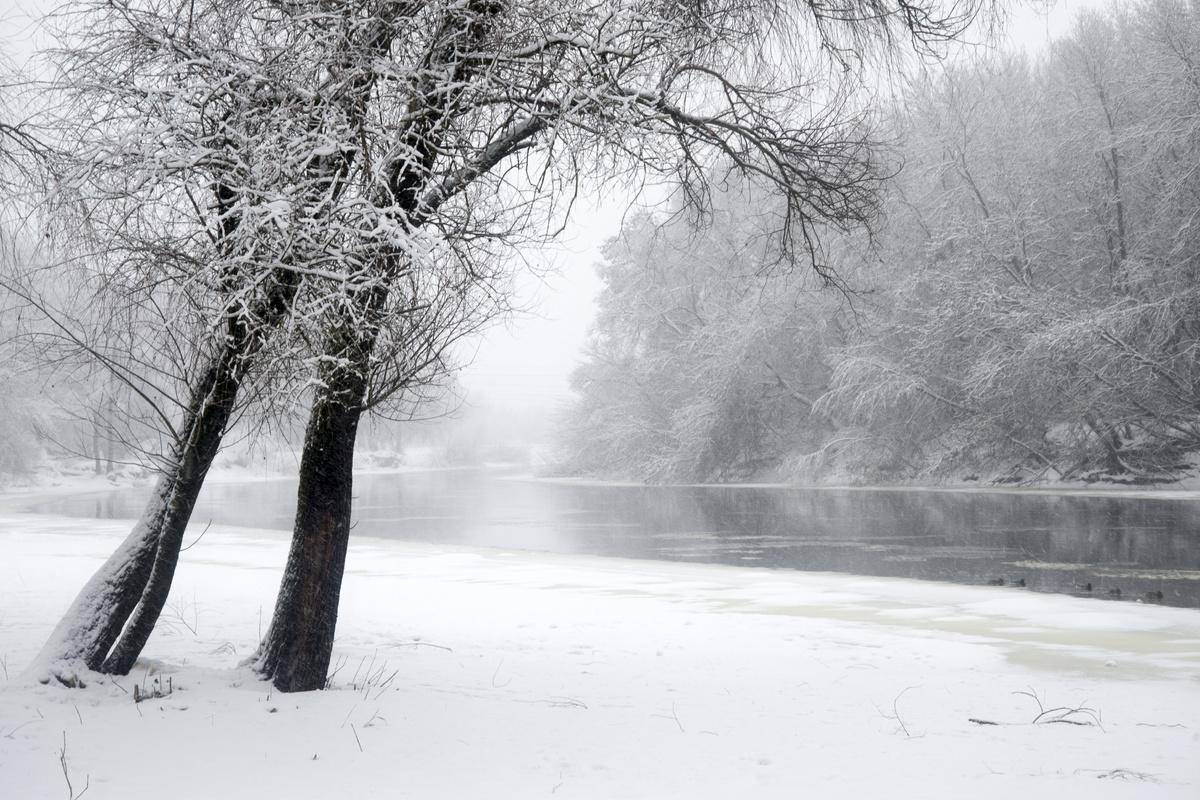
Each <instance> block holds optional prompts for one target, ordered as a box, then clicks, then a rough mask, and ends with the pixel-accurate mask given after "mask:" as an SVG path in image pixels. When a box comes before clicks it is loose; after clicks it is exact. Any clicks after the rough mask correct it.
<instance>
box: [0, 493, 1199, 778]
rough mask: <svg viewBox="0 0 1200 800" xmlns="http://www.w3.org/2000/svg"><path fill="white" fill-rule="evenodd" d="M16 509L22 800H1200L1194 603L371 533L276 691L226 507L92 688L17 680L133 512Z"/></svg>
mask: <svg viewBox="0 0 1200 800" xmlns="http://www.w3.org/2000/svg"><path fill="white" fill-rule="evenodd" d="M7 502H8V510H0V659H2V663H3V666H4V677H5V678H6V681H5V682H4V683H3V684H0V797H2V798H42V797H47V798H67V797H69V791H68V786H67V781H66V779H65V778H64V763H65V766H66V770H67V775H68V776H69V779H70V783H71V787H72V788H73V790H74V792H75V795H76V796H78V794H79V792H80V791H81V790H82V789H83V787H84V786H85V785H87V786H88V787H89V788H88V790H87V795H86V796H87V797H88V798H93V799H94V800H101V799H102V798H108V797H119V798H133V799H134V800H138V799H139V798H159V797H171V798H223V799H225V798H243V797H244V798H263V797H272V798H273V797H280V798H328V797H334V796H352V797H363V798H376V797H413V798H489V800H491V799H492V798H529V797H539V796H554V797H583V798H675V797H679V798H743V797H745V798H774V797H779V798H784V797H786V798H808V797H811V798H821V797H845V798H876V797H885V796H886V797H899V798H941V797H947V798H948V797H967V798H1000V797H1004V798H1012V797H1031V798H1042V797H1045V798H1074V797H1087V798H1131V797H1155V798H1158V797H1162V798H1188V799H1189V800H1195V798H1197V797H1200V611H1194V610H1181V609H1172V608H1164V607H1159V606H1151V605H1137V604H1131V603H1123V604H1114V603H1100V602H1095V601H1089V600H1085V599H1075V598H1070V597H1060V596H1053V595H1041V594H1033V593H1028V592H1023V591H1020V590H1016V589H1001V588H993V587H960V586H951V585H943V584H936V583H923V582H915V581H902V580H887V579H877V578H869V579H868V578H857V577H852V576H844V575H832V574H813V573H800V572H779V571H769V570H746V569H734V568H728V567H715V566H697V565H677V564H657V563H647V562H636V561H622V560H615V559H601V558H585V557H567V556H554V555H547V554H541V553H526V552H519V551H517V552H501V551H485V550H467V549H446V548H434V547H431V546H421V545H413V544H404V543H396V542H385V541H373V540H362V539H359V540H356V541H354V543H353V544H352V545H351V550H350V556H349V564H348V574H347V578H346V584H345V592H344V595H343V602H342V607H341V621H340V623H339V638H338V641H337V646H336V652H335V658H336V659H337V660H338V662H339V663H340V665H341V666H340V669H339V670H338V671H337V673H336V675H335V677H334V686H333V690H331V691H326V692H319V693H311V694H303V695H281V694H278V693H274V692H272V691H271V690H270V687H269V686H268V685H265V684H263V683H261V682H259V681H257V680H255V679H254V677H253V676H252V675H250V674H249V673H247V672H246V671H245V670H242V669H239V668H238V666H237V665H238V662H239V661H240V660H241V659H242V658H244V657H245V656H246V655H248V654H249V653H250V652H251V650H252V649H253V648H254V646H255V643H256V642H257V640H258V637H259V635H260V630H261V627H260V626H265V625H266V624H267V622H268V621H269V618H270V614H271V609H272V604H273V600H274V593H275V591H276V589H277V587H278V580H279V572H280V569H281V567H282V565H283V562H284V559H285V557H286V545H287V537H286V536H285V535H283V534H280V533H277V532H270V531H256V530H244V529H234V528H218V527H216V526H214V527H213V528H212V529H211V530H209V531H208V533H207V534H206V535H205V536H204V538H203V539H202V540H201V541H200V542H199V543H198V544H197V545H196V546H195V547H193V548H192V549H190V550H188V551H187V552H185V553H184V554H183V562H182V564H181V567H180V570H179V573H178V576H177V578H176V581H175V592H174V596H173V599H172V603H171V604H170V606H169V608H168V611H167V614H166V615H165V616H164V618H163V620H162V621H161V623H160V625H159V629H158V631H157V632H156V633H155V636H154V638H152V639H151V641H150V644H149V646H148V647H147V649H146V653H145V658H144V660H143V662H142V663H141V664H140V665H139V667H138V668H137V669H136V670H135V672H134V673H133V674H131V675H129V676H128V677H126V678H123V679H118V680H117V681H109V680H106V679H101V678H100V677H99V676H96V679H95V680H93V682H92V683H91V684H90V685H89V686H88V687H87V688H86V689H82V690H79V689H74V690H72V689H66V688H62V687H59V686H42V685H40V684H37V683H34V682H30V681H29V680H27V679H23V678H22V677H21V672H22V670H23V669H24V667H25V665H26V664H28V663H29V661H30V660H31V659H32V658H33V656H34V655H35V654H36V652H37V650H38V649H39V648H40V646H41V644H42V642H43V641H44V639H45V638H46V636H47V635H48V634H49V633H50V630H51V628H52V627H53V625H54V623H55V622H56V621H57V618H58V616H59V614H61V612H62V611H63V610H64V609H65V607H66V606H67V604H68V603H69V602H70V601H71V600H72V599H73V597H74V594H75V593H76V592H77V591H78V589H79V588H80V587H81V586H82V585H83V582H84V581H85V580H86V579H87V578H88V577H89V576H90V575H91V573H92V572H93V571H94V570H95V569H96V567H97V566H99V564H100V563H101V561H102V560H103V559H104V558H105V557H106V556H107V555H108V554H109V553H110V552H111V551H112V550H113V548H114V547H115V546H116V544H117V543H118V541H119V540H120V539H121V538H123V537H124V536H125V534H126V533H127V532H128V529H129V525H128V524H127V523H113V522H107V521H106V522H98V521H88V520H73V519H64V518H56V517H46V516H34V515H29V514H24V513H20V512H19V511H18V510H16V509H17V508H18V506H19V503H16V502H15V501H13V500H11V499H10V500H9V501H7ZM194 533H195V534H199V530H196V531H195V532H194ZM192 538H194V536H189V538H188V540H187V541H189V542H190V541H191V540H192ZM168 682H169V685H170V687H171V688H172V689H173V693H172V694H171V695H169V696H167V697H163V698H159V699H151V700H145V701H143V702H141V703H135V702H134V698H133V691H134V686H135V684H136V685H137V686H138V687H140V688H139V691H141V689H144V690H146V691H152V690H154V689H156V688H159V687H164V685H166V684H168ZM1039 703H1040V704H1041V706H1042V707H1044V708H1045V709H1047V710H1049V709H1060V710H1058V711H1051V712H1050V713H1048V714H1046V715H1045V716H1042V717H1041V718H1040V721H1039V720H1038V719H1037V718H1038V715H1039V711H1040V709H1039ZM1073 709H1074V711H1073V713H1069V712H1071V711H1072V710H1073ZM973 720H981V721H986V722H990V723H996V724H986V725H985V724H979V723H977V722H975V721H973ZM1055 720H1060V721H1055ZM1070 723H1080V724H1070ZM64 741H65V751H66V752H65V759H64V758H61V754H62V752H63V749H64Z"/></svg>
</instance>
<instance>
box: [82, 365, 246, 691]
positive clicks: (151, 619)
mask: <svg viewBox="0 0 1200 800" xmlns="http://www.w3.org/2000/svg"><path fill="white" fill-rule="evenodd" d="M240 380H241V377H240V375H239V371H238V370H237V368H236V366H235V365H234V364H230V363H221V364H216V365H214V366H213V367H212V368H210V370H209V374H208V375H206V376H205V380H204V381H203V382H202V383H201V387H202V388H206V389H207V390H208V391H207V392H205V394H204V399H203V401H202V403H201V409H200V412H199V413H198V414H196V415H195V416H194V417H193V420H194V421H193V424H192V426H191V431H190V432H191V436H190V437H189V439H188V441H187V443H186V445H185V446H184V448H183V456H182V458H180V460H179V465H178V467H177V468H176V478H175V486H174V492H172V494H171V497H170V498H169V500H168V502H167V505H166V509H165V514H164V518H163V524H162V529H161V531H160V533H159V539H158V552H157V555H156V556H155V559H154V566H153V568H152V570H151V572H150V575H149V580H148V581H147V582H146V585H145V587H144V588H143V590H142V593H141V600H140V601H139V602H138V604H137V607H136V608H135V609H134V611H133V616H132V617H130V619H129V624H128V625H126V627H125V631H124V633H122V634H121V638H120V639H119V640H118V641H117V644H116V647H114V648H113V650H112V652H111V653H110V654H109V656H108V658H106V659H105V660H104V663H103V664H102V665H101V667H100V671H101V672H107V673H109V674H113V675H125V674H127V673H128V672H129V670H131V669H132V668H133V663H134V662H135V661H137V657H138V656H139V655H140V654H141V652H142V648H143V647H145V646H146V641H147V640H148V639H149V638H150V634H151V633H152V632H153V631H154V624H155V623H156V622H157V621H158V616H159V614H161V613H162V610H163V606H165V605H166V603H167V597H168V596H169V595H170V592H171V581H172V579H173V578H174V577H175V567H176V565H177V564H178V563H179V552H180V548H181V547H182V545H183V533H184V531H185V530H186V529H187V524H188V520H190V519H191V517H192V509H193V508H195V506H196V498H197V496H198V495H199V494H200V489H201V487H203V486H204V478H205V476H206V475H207V474H208V468H209V467H210V466H212V462H213V459H214V458H216V455H217V450H219V449H220V447H221V438H222V437H223V436H224V434H225V426H226V425H227V424H228V423H229V418H230V416H232V414H233V406H234V402H235V401H236V400H237V392H238V387H239V385H240Z"/></svg>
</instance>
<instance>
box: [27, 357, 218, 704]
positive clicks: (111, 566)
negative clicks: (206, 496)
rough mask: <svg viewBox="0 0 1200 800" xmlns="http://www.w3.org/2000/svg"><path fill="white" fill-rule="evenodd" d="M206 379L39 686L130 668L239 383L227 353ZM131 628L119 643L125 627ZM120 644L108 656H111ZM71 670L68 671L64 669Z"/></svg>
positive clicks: (63, 624)
mask: <svg viewBox="0 0 1200 800" xmlns="http://www.w3.org/2000/svg"><path fill="white" fill-rule="evenodd" d="M222 355H223V356H224V357H223V358H219V359H218V360H217V361H215V362H214V363H213V364H212V365H211V366H210V367H209V368H208V370H207V371H206V372H205V374H204V377H203V378H202V380H201V381H200V382H199V383H198V384H197V386H196V390H195V391H194V392H193V394H192V400H191V402H190V403H189V406H188V411H187V414H186V415H185V418H184V424H183V426H182V433H183V434H184V435H185V436H186V438H185V439H183V441H182V442H181V443H180V444H178V445H177V446H176V453H175V456H174V459H173V464H172V466H171V467H169V468H168V470H167V472H166V473H165V474H163V475H162V476H161V477H160V478H159V480H158V484H157V485H156V486H155V489H154V494H153V495H152V496H151V498H150V501H149V502H148V503H147V504H146V510H145V511H143V512H142V518H141V519H140V520H139V521H138V523H137V525H136V526H135V527H134V529H133V531H132V532H131V533H130V534H129V536H128V537H127V538H126V539H125V541H124V542H123V543H122V544H121V546H120V547H119V548H117V550H116V552H114V553H113V554H112V555H111V556H110V557H109V558H108V560H107V561H106V562H105V563H104V565H103V566H102V567H101V568H100V569H99V570H98V571H97V572H96V574H95V575H93V576H92V579H91V580H90V581H88V583H87V584H86V585H85V586H84V587H83V590H82V591H81V592H80V593H79V595H78V596H77V597H76V598H75V602H74V603H72V604H71V607H70V608H69V609H68V610H67V613H66V614H64V615H63V618H62V619H61V620H60V621H59V623H58V625H57V626H56V627H55V629H54V632H53V633H51V635H50V638H49V639H48V640H47V642H46V644H45V645H44V646H43V647H42V650H41V652H40V653H39V654H38V657H37V658H36V659H35V660H34V662H33V664H32V665H31V666H30V670H31V671H33V670H36V671H39V672H41V674H40V675H38V676H37V677H38V678H39V680H43V681H48V680H49V678H50V677H52V676H58V677H59V679H60V680H62V681H64V682H71V681H72V679H73V678H74V677H76V676H72V675H60V674H59V671H58V670H59V668H58V667H56V664H61V663H64V662H67V663H71V662H76V661H82V662H83V665H84V666H86V667H87V668H88V669H91V670H97V671H102V672H113V673H118V674H125V673H126V672H128V671H129V669H130V668H131V667H132V666H133V662H134V661H135V660H136V659H137V657H138V655H139V654H140V652H141V649H142V647H143V646H144V645H145V642H146V639H147V638H148V637H149V634H150V631H151V630H153V628H154V623H155V622H156V621H157V619H158V614H159V612H161V611H162V607H163V605H164V604H165V603H166V598H167V593H168V592H169V590H170V584H171V577H172V576H173V575H174V571H175V564H176V563H177V562H178V560H179V548H180V544H181V542H182V539H183V531H184V529H185V528H186V527H187V523H188V518H189V517H190V515H191V512H192V508H193V507H194V506H195V504H196V497H197V495H199V493H200V488H201V486H202V485H203V483H204V476H205V475H206V474H207V472H208V468H209V466H210V465H211V464H212V461H213V458H214V457H215V456H216V453H217V450H218V448H219V447H220V444H221V437H222V436H223V434H224V428H225V424H226V423H227V422H228V420H229V416H230V414H231V412H232V410H233V404H234V400H235V399H236V395H237V389H238V383H239V381H240V376H239V375H238V374H236V373H237V372H238V370H237V367H236V365H237V363H238V360H237V358H236V355H235V354H233V353H232V352H231V350H226V351H224V352H223V354H222ZM131 614H133V615H134V622H133V624H131V625H130V627H129V628H128V629H127V630H126V631H125V633H124V635H122V633H121V632H122V629H123V628H125V623H126V621H128V620H129V619H130V615H131ZM118 636H120V637H121V641H120V642H119V643H118V647H117V650H116V651H114V652H113V655H112V656H110V655H109V651H110V650H111V649H112V648H113V643H114V642H116V641H117V637H118ZM69 669H70V668H69Z"/></svg>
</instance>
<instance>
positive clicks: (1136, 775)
mask: <svg viewBox="0 0 1200 800" xmlns="http://www.w3.org/2000/svg"><path fill="white" fill-rule="evenodd" d="M1083 772H1095V773H1097V775H1096V777H1097V778H1111V779H1114V780H1116V779H1120V780H1123V781H1127V780H1129V779H1130V778H1133V779H1134V780H1138V781H1146V782H1148V783H1158V777H1157V776H1155V775H1151V774H1150V773H1148V772H1134V771H1133V770H1131V769H1110V770H1098V769H1077V770H1075V774H1076V775H1078V774H1080V773H1083Z"/></svg>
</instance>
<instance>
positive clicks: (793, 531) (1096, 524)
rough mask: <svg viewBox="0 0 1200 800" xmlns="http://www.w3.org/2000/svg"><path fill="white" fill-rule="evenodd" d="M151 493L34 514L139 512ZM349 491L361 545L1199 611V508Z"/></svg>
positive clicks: (805, 496)
mask: <svg viewBox="0 0 1200 800" xmlns="http://www.w3.org/2000/svg"><path fill="white" fill-rule="evenodd" d="M295 491H296V482H295V481H294V480H292V481H286V480H281V481H269V482H247V483H226V484H218V483H213V484H211V485H209V486H207V487H206V488H205V491H204V494H203V495H202V496H201V499H200V502H199V503H198V505H197V507H196V511H195V514H194V516H193V522H194V523H201V524H203V523H206V522H208V521H210V520H211V521H212V522H214V523H217V524H235V525H247V526H253V527H261V528H275V529H280V530H290V529H291V525H292V516H293V513H294V508H295ZM147 492H148V489H143V490H120V491H112V492H106V493H101V494H91V495H84V496H78V497H73V498H68V499H62V500H57V501H54V502H53V503H46V504H42V505H40V506H38V507H37V508H36V509H35V510H37V511H43V512H52V513H64V514H70V515H74V516H88V517H100V518H116V519H122V518H130V519H132V518H135V517H136V516H137V515H138V514H139V513H140V512H141V507H142V504H143V503H144V501H145V497H146V494H147ZM355 494H356V500H355V527H354V531H353V533H354V535H359V536H375V537H383V538H392V539H405V540H412V541H423V542H433V543H443V544H454V545H471V546H483V547H497V548H514V549H527V550H546V551H551V552H557V553H568V554H589V555H602V556H617V557H622V558H637V559H653V560H668V561H692V562H707V563H716V564H729V565H735V566H752V567H764V568H766V567H769V568H776V569H800V570H818V571H832V572H848V573H854V574H860V575H881V576H892V577H903V578H921V579H927V580H941V581H949V582H955V583H965V584H986V583H989V582H993V583H995V582H998V581H1000V580H1001V579H1003V580H1004V588H1003V589H1002V590H1003V591H1008V590H1009V588H1010V587H1012V586H1013V585H1014V584H1018V586H1019V581H1022V580H1023V581H1024V585H1025V587H1026V588H1027V589H1032V590H1036V591H1046V592H1063V593H1069V594H1078V595H1090V596H1094V597H1097V598H1102V599H1104V600H1120V601H1141V602H1162V603H1165V604H1167V605H1176V606H1189V607H1200V501H1197V500H1186V499H1157V498H1154V499H1149V498H1136V497H1097V496H1082V495H1071V494H1042V493H1018V492H935V491H919V490H914V491H894V490H843V489H794V488H774V487H660V486H653V487H651V486H627V485H602V484H583V483H572V482H553V481H537V480H521V479H517V478H514V477H512V476H511V474H508V473H505V472H503V471H498V470H445V471H433V472H410V473H400V474H385V475H359V476H356V477H355ZM1089 585H1090V586H1091V589H1090V590H1088V589H1087V588H1086V587H1087V586H1089ZM999 590H1001V589H999V587H998V591H999ZM1116 590H1120V593H1119V594H1118V593H1117V591H1116ZM1158 592H1162V595H1163V597H1162V599H1161V600H1159V599H1158V596H1157V593H1158Z"/></svg>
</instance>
